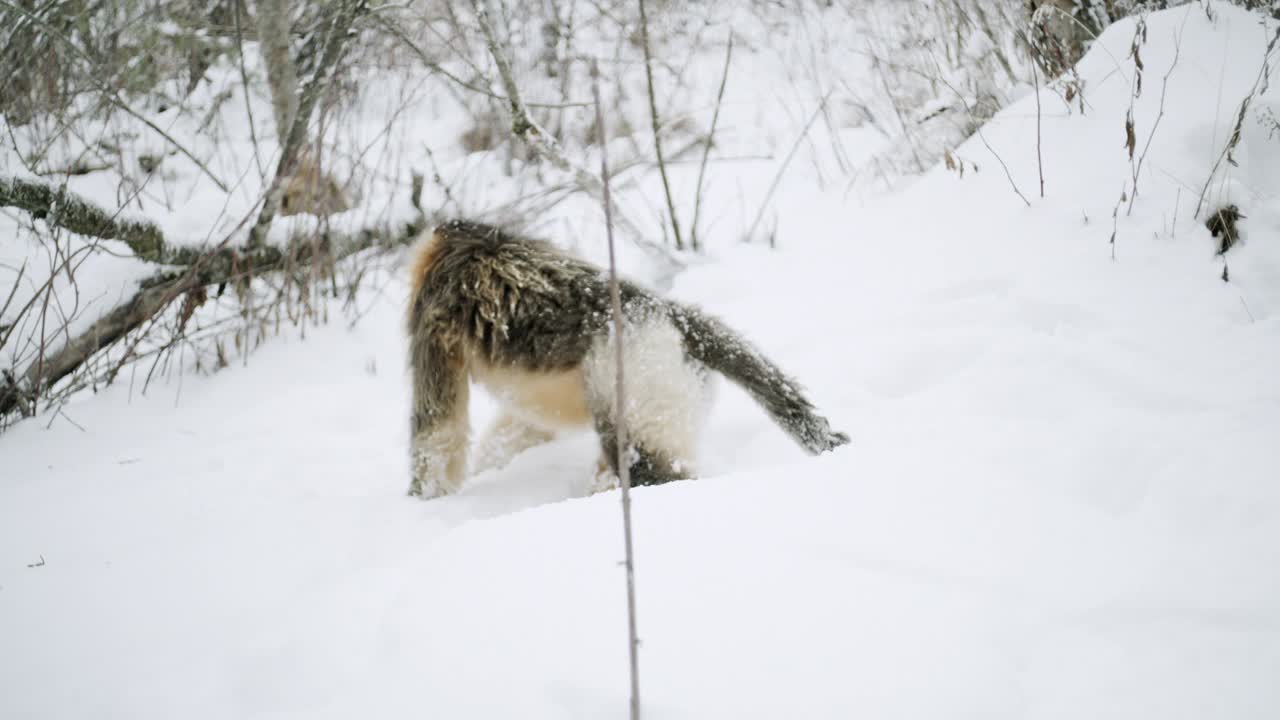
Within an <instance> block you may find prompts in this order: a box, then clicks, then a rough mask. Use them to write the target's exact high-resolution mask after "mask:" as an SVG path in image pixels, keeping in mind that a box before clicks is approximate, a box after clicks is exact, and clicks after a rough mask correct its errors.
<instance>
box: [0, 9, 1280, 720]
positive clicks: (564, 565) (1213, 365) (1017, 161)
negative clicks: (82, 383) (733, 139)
mask: <svg viewBox="0 0 1280 720" xmlns="http://www.w3.org/2000/svg"><path fill="white" fill-rule="evenodd" d="M1215 14H1216V20H1214V21H1210V20H1209V19H1208V18H1207V17H1206V14H1205V13H1204V12H1203V10H1202V9H1201V7H1200V6H1199V5H1195V4H1193V5H1189V6H1185V7H1182V8H1178V9H1174V10H1170V11H1166V12H1163V13H1158V14H1154V15H1152V16H1150V17H1149V18H1148V21H1147V22H1148V28H1147V37H1148V39H1147V42H1146V44H1145V45H1143V46H1142V50H1141V56H1142V60H1143V62H1144V65H1145V77H1144V89H1143V92H1142V95H1141V97H1140V98H1139V99H1138V100H1136V101H1135V102H1134V103H1133V111H1132V112H1133V118H1134V121H1135V130H1136V136H1137V139H1138V143H1137V150H1138V152H1139V153H1142V151H1143V149H1144V146H1145V145H1146V144H1147V142H1148V141H1147V138H1148V136H1149V135H1151V133H1152V129H1153V127H1154V128H1155V131H1154V135H1151V137H1152V139H1151V141H1150V150H1149V151H1148V152H1147V154H1146V159H1145V163H1144V166H1143V169H1142V174H1141V176H1140V178H1139V185H1138V195H1137V198H1136V201H1135V202H1134V203H1133V209H1132V212H1129V211H1128V202H1127V201H1125V202H1123V203H1122V204H1121V205H1119V206H1118V207H1119V210H1118V212H1116V211H1115V210H1114V209H1115V208H1116V207H1117V200H1118V198H1119V196H1120V193H1121V191H1122V188H1123V187H1124V186H1125V183H1126V181H1130V182H1131V175H1132V170H1131V165H1130V161H1129V158H1128V155H1127V153H1126V152H1125V150H1124V149H1123V148H1122V147H1121V142H1122V140H1123V138H1124V118H1125V116H1126V113H1127V112H1128V111H1129V107H1130V98H1131V95H1132V87H1133V85H1132V80H1133V72H1134V63H1133V61H1132V60H1131V59H1130V58H1129V57H1128V55H1129V48H1130V44H1131V42H1132V39H1133V36H1134V31H1135V21H1133V20H1128V21H1124V22H1121V23H1119V24H1117V25H1115V26H1113V27H1111V28H1110V29H1109V30H1108V31H1107V32H1106V33H1105V34H1104V35H1103V36H1102V38H1101V39H1100V40H1099V43H1098V45H1097V46H1095V48H1094V49H1093V51H1092V52H1091V53H1090V54H1089V56H1087V57H1086V58H1085V60H1084V61H1083V62H1082V63H1081V65H1080V73H1081V76H1082V77H1083V78H1084V79H1085V81H1086V85H1085V87H1086V90H1085V92H1086V95H1085V110H1086V112H1085V113H1084V114H1083V115H1081V114H1080V113H1079V112H1078V111H1077V112H1072V113H1068V112H1067V111H1066V110H1065V108H1064V104H1063V102H1062V101H1061V100H1059V99H1058V98H1057V97H1056V96H1054V95H1052V94H1051V93H1049V92H1048V91H1046V92H1045V93H1044V94H1043V96H1042V107H1043V112H1042V117H1041V118H1040V123H1039V125H1040V143H1039V144H1040V146H1041V148H1042V154H1043V167H1044V178H1045V197H1044V198H1043V199H1041V198H1040V193H1039V180H1038V169H1037V163H1036V152H1035V149H1036V145H1037V130H1036V128H1037V113H1036V105H1035V101H1034V98H1033V97H1025V98H1023V99H1022V100H1020V101H1019V102H1017V103H1015V104H1014V105H1012V106H1010V107H1009V108H1007V109H1006V110H1005V111H1004V112H1002V113H1001V114H1000V115H999V116H998V117H997V118H996V119H995V120H994V121H993V122H991V123H990V124H988V125H987V126H986V127H985V129H984V130H983V136H982V138H976V137H975V138H974V139H972V140H971V141H969V142H968V143H966V144H965V145H963V146H962V147H961V148H959V149H958V151H957V152H956V155H957V156H958V157H959V158H961V159H962V160H964V161H965V162H966V163H967V167H968V170H967V171H966V172H965V174H964V175H963V177H960V176H959V175H958V174H957V173H956V172H954V171H948V170H946V169H945V168H938V169H936V170H935V171H933V172H932V173H930V174H928V175H927V176H925V177H924V178H922V179H921V180H920V181H919V182H917V183H915V184H914V185H913V186H912V187H911V188H909V189H908V190H907V191H905V192H902V193H901V194H898V195H894V196H889V197H881V198H878V199H876V200H875V201H874V202H873V203H870V204H866V205H858V204H852V203H849V202H847V201H846V200H845V199H844V197H843V193H842V192H841V189H840V188H830V187H828V188H827V189H826V190H825V191H824V190H822V189H820V188H819V186H818V183H817V182H816V180H815V179H814V178H813V177H811V176H806V175H805V174H804V173H802V172H797V173H796V174H795V175H794V176H790V175H789V176H788V180H787V182H785V183H784V184H783V185H782V187H781V189H780V191H779V193H778V196H777V202H778V209H777V215H778V231H777V239H778V250H776V251H771V250H767V249H765V248H763V247H761V246H759V245H744V246H742V247H739V248H729V247H727V246H722V247H721V248H720V249H718V250H717V254H718V257H717V258H716V259H715V260H714V262H707V263H701V264H699V265H698V266H697V267H695V268H692V269H690V270H688V271H686V272H685V273H683V274H681V275H680V276H679V277H678V278H677V279H676V282H675V287H674V289H673V290H672V294H673V295H675V296H677V297H680V298H682V299H685V300H690V301H694V302H698V303H700V304H701V305H703V306H704V307H706V308H708V309H710V310H712V311H714V312H716V313H718V314H720V315H722V316H723V317H724V318H725V319H726V320H728V321H729V322H730V323H731V324H733V325H734V326H736V327H738V328H740V329H742V330H743V331H744V332H745V333H746V334H748V335H749V336H750V337H751V338H753V339H754V340H755V341H756V342H757V343H758V344H759V345H760V346H761V347H762V348H764V349H765V350H766V351H767V352H768V353H769V354H770V355H771V356H772V357H774V358H775V359H776V360H777V361H778V362H779V364H781V365H782V366H783V367H785V368H787V369H788V370H789V371H790V372H792V373H793V374H795V375H796V376H798V377H799V378H800V379H801V380H802V381H803V382H804V383H805V385H806V386H807V387H808V388H809V390H810V392H811V394H812V396H813V397H814V398H815V399H816V400H817V401H818V403H819V404H820V405H821V406H822V407H823V409H824V411H825V412H827V413H828V414H829V415H830V417H831V418H832V421H833V424H834V425H836V426H837V427H838V428H840V429H843V430H846V431H848V432H849V433H850V434H851V435H852V436H853V443H852V445H850V446H847V447H845V448H842V449H840V450H838V451H836V452H834V453H832V454H829V455H826V456H822V457H819V458H816V459H815V458H808V457H806V456H804V455H803V454H802V453H801V452H800V451H799V450H797V449H796V448H794V447H793V446H792V445H791V444H790V442H789V440H788V439H787V438H786V437H785V436H784V435H783V434H782V433H781V432H780V431H778V430H777V429H775V428H774V427H773V426H772V425H770V423H769V421H768V420H767V419H766V418H765V416H764V415H763V413H761V412H760V411H759V410H758V409H757V408H755V407H754V406H753V405H752V404H751V402H750V401H749V400H748V399H747V398H746V396H745V395H743V394H741V393H740V392H738V391H737V390H736V389H734V388H732V387H731V386H728V385H722V387H721V394H720V398H719V401H718V403H717V405H716V407H715V409H714V411H713V412H712V414H711V417H710V419H709V421H708V425H707V430H706V433H705V436H704V438H703V477H701V478H700V479H698V480H696V481H690V482H682V483H676V484H671V485H667V486H662V487H657V488H642V489H638V490H637V491H636V492H635V494H634V506H635V507H634V512H635V530H636V547H637V566H638V567H637V584H638V593H639V623H640V632H641V636H642V647H641V672H642V693H643V697H644V706H645V712H646V717H652V718H705V717H725V718H740V717H770V718H772V717H884V718H890V717H892V718H944V717H945V718H952V717H974V718H1084V717H1087V718H1125V719H1129V718H1161V719H1165V718H1208V717H1214V718H1233V719H1239V718H1259V719H1261V718H1272V717H1276V716H1277V714H1280V681H1278V680H1277V679H1280V445H1278V444H1277V441H1278V440H1280V372H1278V369H1280V247H1278V246H1277V245H1276V243H1275V242H1274V239H1275V238H1276V237H1277V235H1278V234H1280V202H1278V199H1280V138H1275V137H1271V136H1269V134H1268V132H1267V129H1266V127H1265V124H1264V123H1263V122H1262V118H1263V117H1264V114H1263V113H1264V112H1267V111H1269V110H1270V109H1272V108H1275V107H1276V106H1277V105H1278V104H1280V103H1277V102H1276V100H1275V91H1274V90H1271V91H1270V92H1269V93H1264V94H1262V95H1260V96H1258V97H1257V98H1255V100H1254V102H1253V104H1252V105H1251V106H1250V111H1249V115H1248V118H1247V121H1246V123H1245V124H1244V126H1243V133H1242V137H1241V141H1240V144H1239V146H1238V147H1237V148H1236V150H1235V152H1234V159H1235V161H1236V163H1237V165H1228V164H1225V163H1224V164H1223V167H1221V168H1220V169H1219V170H1218V172H1217V174H1216V175H1215V176H1214V177H1213V178H1212V179H1211V180H1210V182H1209V190H1208V193H1207V195H1208V199H1207V201H1206V207H1207V208H1213V207H1217V206H1219V205H1221V204H1223V203H1225V202H1235V203H1237V204H1238V205H1239V206H1240V208H1241V210H1242V211H1243V212H1244V214H1245V215H1247V216H1248V217H1247V219H1246V220H1245V221H1243V222H1242V226H1241V227H1242V232H1243V237H1244V242H1243V243H1242V244H1241V245H1240V246H1238V247H1237V248H1235V249H1233V250H1231V251H1230V253H1229V254H1228V255H1227V261H1228V262H1229V263H1230V282H1223V281H1222V279H1221V276H1222V270H1223V267H1222V263H1223V260H1222V259H1221V258H1215V256H1214V248H1215V241H1214V240H1213V239H1211V238H1210V236H1209V233H1208V232H1207V231H1206V230H1205V228H1204V226H1203V217H1204V215H1205V211H1204V210H1202V211H1201V217H1200V219H1196V218H1194V217H1193V212H1194V210H1195V205H1196V203H1197V199H1198V196H1199V195H1200V191H1201V187H1202V186H1204V185H1205V182H1206V179H1208V178H1209V172H1210V168H1212V167H1213V165H1214V161H1215V160H1216V158H1217V155H1218V153H1220V152H1221V149H1222V147H1223V144H1224V143H1225V141H1226V138H1227V137H1228V136H1229V135H1230V132H1231V127H1232V124H1233V123H1234V121H1235V114H1236V111H1237V108H1238V104H1239V101H1240V100H1241V99H1242V98H1243V97H1244V96H1245V95H1246V94H1248V92H1249V90H1250V88H1251V87H1253V85H1254V83H1255V81H1256V80H1257V79H1258V77H1259V70H1260V68H1261V67H1262V63H1263V57H1264V52H1265V50H1266V45H1267V42H1268V40H1269V38H1270V36H1271V34H1272V33H1273V32H1274V25H1270V26H1268V25H1263V24H1262V23H1261V21H1260V20H1259V19H1258V17H1257V16H1253V15H1249V14H1246V13H1244V12H1243V11H1237V10H1233V9H1232V8H1230V7H1228V6H1225V5H1223V4H1217V5H1215ZM1175 48H1177V54H1178V60H1177V63H1176V65H1175V64H1174V56H1175ZM1274 61H1275V58H1274V57H1273V58H1272V62H1273V63H1274ZM1170 67H1173V71H1172V72H1169V68H1170ZM1167 72H1168V74H1169V77H1168V83H1167V89H1166V90H1165V91H1164V92H1163V93H1162V92H1161V86H1162V82H1161V80H1162V79H1163V78H1164V76H1165V74H1166V73H1167ZM1162 95H1163V96H1164V97H1163V99H1162ZM1162 103H1163V106H1164V113H1163V115H1162V116H1160V120H1159V124H1158V125H1157V124H1156V118H1157V116H1158V115H1159V110H1160V107H1161V104H1162ZM988 145H989V146H990V148H991V149H992V150H994V151H995V152H996V153H998V154H999V156H1000V158H1001V159H1002V160H1003V162H1004V163H1006V164H1007V165H1008V172H1009V175H1010V176H1011V178H1012V180H1013V182H1014V183H1015V184H1016V185H1017V187H1018V188H1019V189H1020V191H1021V192H1022V193H1023V194H1024V195H1025V196H1026V197H1027V199H1028V200H1029V202H1030V205H1029V206H1028V205H1025V204H1024V203H1023V202H1022V201H1021V200H1020V199H1019V198H1018V196H1017V195H1016V194H1015V193H1014V191H1013V190H1012V189H1011V188H1010V180H1009V179H1008V178H1007V177H1006V175H1005V171H1004V170H1003V169H1002V168H1001V167H1000V163H999V162H998V161H997V160H996V159H995V158H994V157H993V156H992V153H991V151H990V150H988ZM974 163H976V164H977V166H978V171H977V172H976V173H975V172H974V171H973V168H972V164H974ZM767 171H768V169H767V168H761V169H760V176H759V177H758V178H756V179H757V180H758V181H759V182H760V183H762V184H767V182H768V180H769V179H770V178H771V175H769V174H765V173H767ZM1131 192H1132V190H1131V189H1128V190H1126V194H1127V195H1128V194H1131ZM1113 213H1114V214H1115V218H1114V220H1113ZM1113 229H1114V233H1115V243H1114V259H1112V254H1113V246H1112V245H1111V244H1110V243H1109V242H1108V241H1109V239H1110V238H1111V236H1112V233H1113ZM403 288H404V286H403V284H402V283H397V284H396V285H394V286H393V291H389V292H387V293H385V294H384V295H383V296H382V297H381V298H380V299H379V300H378V301H377V302H376V304H375V305H374V307H373V309H372V310H371V311H370V313H369V314H368V315H367V316H366V317H365V319H364V320H363V321H361V322H360V323H359V324H357V325H355V326H354V328H348V327H346V326H344V325H341V324H334V325H330V326H326V327H322V328H319V329H316V330H313V331H310V333H309V337H308V339H307V340H306V341H305V342H302V341H298V340H293V339H280V340H276V341H273V342H271V343H268V344H267V345H266V346H264V348H263V349H262V350H260V351H259V352H258V353H256V354H255V355H253V356H252V358H251V359H250V361H249V363H248V365H247V367H244V368H237V369H231V370H227V371H223V372H220V373H217V374H215V375H212V376H199V375H188V376H186V377H184V378H181V379H178V378H174V379H173V380H172V381H171V382H170V383H169V384H168V385H160V386H153V387H152V388H151V390H150V391H149V392H148V394H147V395H146V396H145V397H143V396H141V395H140V394H139V393H138V392H137V387H134V388H133V389H131V388H130V385H129V383H127V382H120V383H117V384H116V385H115V386H113V387H111V388H109V389H107V390H105V391H103V392H101V393H100V394H98V395H97V396H94V397H90V398H86V399H84V400H82V401H80V402H77V403H74V404H72V405H71V406H69V407H68V408H67V409H66V413H65V416H55V417H45V418H42V419H36V420H32V421H27V422H24V423H22V424H20V425H18V426H17V427H15V428H13V429H11V430H10V431H8V432H6V433H5V434H4V435H3V436H0V474H2V476H3V479H2V480H0V717H4V718H9V717H15V718H27V717H32V718H55V717H56V718H85V717H94V718H99V717H104V718H105V717H120V718H171V717H184V718H204V717H208V718H259V717H264V718H265V717H273V718H280V717H298V718H314V717H341V718H352V717H377V718H393V717H444V718H454V717H494V718H502V717H521V718H597V717H624V716H625V714H626V704H627V703H626V697H627V682H626V680H627V678H626V639H625V630H626V623H625V615H624V612H625V604H624V586H623V573H622V570H621V567H620V566H619V561H620V559H621V541H622V538H621V522H620V511H619V507H618V496H617V493H605V494H600V495H594V496H589V497H584V496H585V494H586V492H587V487H588V481H589V478H590V474H591V472H592V471H593V469H594V463H595V453H596V450H595V442H594V440H593V439H592V438H590V437H588V436H585V435H582V436H570V437H566V438H563V439H560V440H557V441H556V442H554V443H552V444H550V445H547V446H544V447H540V448H536V449H534V450H530V451H528V452H526V453H524V454H522V455H520V456H518V457H517V458H516V459H515V460H513V462H512V463H511V464H510V465H508V466H507V467H505V468H503V469H501V470H498V471H493V472H489V473H486V474H483V475H481V476H479V477H476V478H473V479H472V480H471V481H470V482H469V484H468V486H467V487H466V488H465V489H464V490H463V491H462V492H461V493H460V494H459V495H457V496H453V497H448V498H443V499H437V500H432V501H428V502H418V501H416V500H410V499H408V498H406V497H405V496H404V494H403V493H404V490H405V487H406V485H407V481H408V477H407V462H406V460H407V458H406V454H407V451H406V447H407V442H408V438H407V429H408V428H407V424H408V423H407V409H408V391H407V387H408V386H407V380H406V376H405V372H404V370H403V368H404V354H405V349H404V342H403V340H402V338H401V337H400V324H401V317H402V305H403V301H404V290H403ZM492 412H493V408H492V407H491V406H490V405H489V404H488V403H487V402H486V401H485V400H484V398H480V399H478V400H477V401H476V408H475V413H474V421H475V424H476V425H477V426H479V425H482V424H483V423H484V422H485V420H486V419H487V418H488V417H490V416H491V415H492ZM73 421H74V422H73ZM31 565H34V567H29V566H31Z"/></svg>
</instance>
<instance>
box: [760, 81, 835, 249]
mask: <svg viewBox="0 0 1280 720" xmlns="http://www.w3.org/2000/svg"><path fill="white" fill-rule="evenodd" d="M831 92H832V91H831V90H828V91H827V94H826V95H823V96H822V100H820V101H818V107H816V108H814V111H813V114H812V115H810V116H809V121H808V122H807V123H805V124H804V130H802V131H801V132H800V136H799V137H797V138H796V141H795V142H794V143H792V145H791V151H790V152H788V153H787V157H786V158H785V159H784V160H783V161H782V166H781V167H779V168H778V172H777V174H775V175H774V176H773V182H772V183H770V184H769V190H768V192H766V193H765V194H764V199H763V200H761V201H760V207H759V209H757V210H756V218H755V220H752V221H751V227H750V229H748V230H747V239H748V240H750V239H752V238H754V237H755V235H756V228H757V227H758V226H759V225H760V219H761V218H763V217H764V211H765V208H767V207H769V201H770V200H771V199H772V198H773V193H774V192H776V191H777V189H778V184H779V183H780V182H782V175H783V173H785V172H786V171H787V166H788V165H790V164H791V159H792V158H794V157H795V156H796V151H797V150H799V149H800V145H801V144H803V143H804V139H805V138H806V137H808V135H809V129H810V128H812V127H813V123H814V122H816V121H817V120H818V116H820V115H821V114H822V106H823V105H826V104H827V98H829V97H831Z"/></svg>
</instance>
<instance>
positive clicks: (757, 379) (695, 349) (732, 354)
mask: <svg viewBox="0 0 1280 720" xmlns="http://www.w3.org/2000/svg"><path fill="white" fill-rule="evenodd" d="M671 320H672V322H673V323H674V324H675V326H676V328H678V329H679V330H680V333H681V335H682V336H683V337H684V347H685V352H687V353H688V354H689V356H690V357H692V358H694V359H695V360H697V361H699V362H701V363H702V364H703V365H706V366H707V367H709V368H711V369H712V370H715V371H716V372H718V373H720V374H721V375H724V376H725V377H727V378H729V379H730V380H731V381H733V382H734V383H736V384H737V385H739V386H740V387H741V388H742V389H744V390H746V391H747V393H748V394H749V395H751V397H752V398H754V399H755V401H756V402H758V403H760V405H761V407H763V408H764V409H765V411H766V412H767V413H769V416H770V417H772V418H773V420H774V422H776V423H777V424H778V426H779V427H781V428H782V429H783V430H784V431H786V433H787V434H788V435H790V436H791V437H792V438H793V439H794V440H795V441H796V442H797V443H799V444H800V446H801V447H803V448H804V449H805V450H807V451H809V452H810V453H812V454H814V455H817V454H818V453H821V452H824V451H826V450H831V449H832V448H836V447H839V446H840V445H844V444H845V443H847V442H849V436H848V435H846V434H844V433H842V432H838V431H835V430H832V429H831V423H829V422H827V419H826V418H824V417H822V416H821V415H819V414H817V412H816V411H815V409H814V407H813V403H811V402H809V400H808V399H807V398H805V396H804V392H803V390H802V389H801V388H800V385H799V384H798V383H797V382H796V381H795V380H792V379H791V378H790V377H787V375H786V374H784V373H783V372H782V370H780V369H779V368H778V366H776V365H774V364H773V363H772V362H770V361H769V359H768V358H766V357H765V356H764V355H763V354H762V353H761V352H760V351H759V350H757V349H756V348H755V347H753V346H752V345H751V343H749V342H747V341H746V340H745V339H743V337H742V336H740V335H738V333H736V332H734V331H733V329H732V328H730V327H729V326H728V325H726V324H725V323H724V322H722V321H721V320H719V319H718V318H715V317H712V316H710V315H707V314H706V313H703V312H702V311H701V310H698V309H696V308H692V307H688V306H682V305H673V306H672V310H671Z"/></svg>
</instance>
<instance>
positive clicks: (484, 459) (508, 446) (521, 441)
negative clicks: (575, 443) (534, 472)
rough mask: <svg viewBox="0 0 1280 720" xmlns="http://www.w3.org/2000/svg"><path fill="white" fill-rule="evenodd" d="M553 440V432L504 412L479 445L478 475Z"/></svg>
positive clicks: (477, 450)
mask: <svg viewBox="0 0 1280 720" xmlns="http://www.w3.org/2000/svg"><path fill="white" fill-rule="evenodd" d="M553 437H554V435H553V434H552V433H551V432H548V431H547V430H544V429H542V428H540V427H538V426H536V425H533V424H530V423H528V422H526V421H524V420H522V419H521V418H519V417H517V416H516V415H513V414H511V413H506V412H504V413H503V414H501V415H499V416H498V419H497V420H495V421H494V422H493V425H490V426H489V429H488V430H486V431H485V433H484V436H483V437H482V438H481V439H480V442H479V443H477V445H476V449H475V457H474V461H473V463H472V467H473V468H474V472H483V471H485V470H492V469H494V468H500V467H502V466H503V465H506V464H507V463H508V462H510V461H511V459H512V458H513V457H515V456H516V455H518V454H520V453H522V452H524V451H525V450H528V449H529V448H531V447H534V446H536V445H541V444H542V443H545V442H547V441H549V440H551V438H553Z"/></svg>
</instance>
